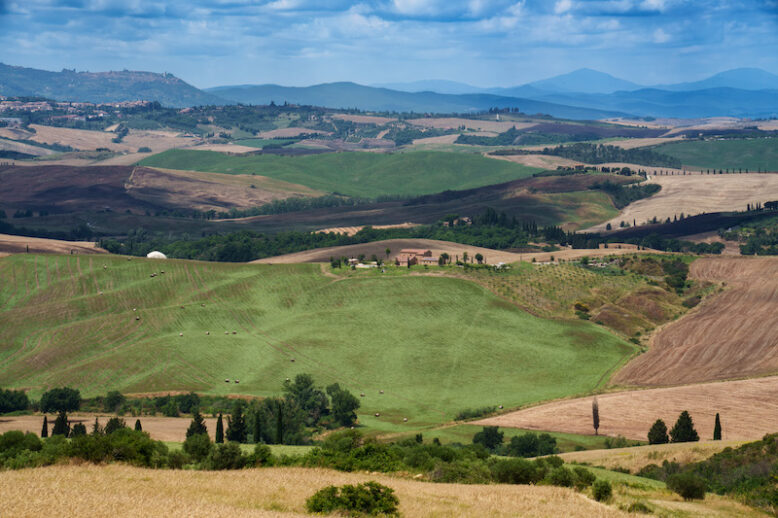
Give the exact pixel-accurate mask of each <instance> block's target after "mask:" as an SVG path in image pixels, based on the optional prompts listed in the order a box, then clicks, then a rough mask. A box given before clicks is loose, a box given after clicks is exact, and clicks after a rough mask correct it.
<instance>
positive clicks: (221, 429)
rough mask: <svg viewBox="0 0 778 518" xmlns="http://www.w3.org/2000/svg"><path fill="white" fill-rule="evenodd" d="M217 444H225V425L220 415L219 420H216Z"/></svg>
mask: <svg viewBox="0 0 778 518" xmlns="http://www.w3.org/2000/svg"><path fill="white" fill-rule="evenodd" d="M215 442H217V443H220V444H221V443H223V442H224V424H223V423H222V415H221V413H220V414H219V419H217V420H216V441H215Z"/></svg>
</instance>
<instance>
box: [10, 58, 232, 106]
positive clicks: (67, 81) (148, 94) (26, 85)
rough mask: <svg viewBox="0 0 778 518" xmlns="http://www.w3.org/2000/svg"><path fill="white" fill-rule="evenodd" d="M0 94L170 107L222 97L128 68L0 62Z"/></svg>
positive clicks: (166, 76)
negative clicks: (54, 69) (52, 68)
mask: <svg viewBox="0 0 778 518" xmlns="http://www.w3.org/2000/svg"><path fill="white" fill-rule="evenodd" d="M0 95H4V96H6V97H21V96H36V97H45V98H47V99H53V100H56V101H80V102H92V103H111V102H120V101H158V102H159V103H160V104H163V105H165V106H174V107H183V106H195V105H203V104H225V101H224V100H223V99H220V98H218V97H217V96H215V95H213V94H209V93H207V92H203V91H202V90H198V89H197V88H195V87H194V86H192V85H190V84H188V83H186V82H184V81H182V80H181V79H179V78H177V77H175V76H174V75H172V74H168V73H165V74H156V73H153V72H135V71H129V70H123V71H120V72H119V71H117V72H76V71H75V70H67V69H63V70H62V71H61V72H51V71H48V70H38V69H35V68H25V67H17V66H10V65H6V64H3V63H0Z"/></svg>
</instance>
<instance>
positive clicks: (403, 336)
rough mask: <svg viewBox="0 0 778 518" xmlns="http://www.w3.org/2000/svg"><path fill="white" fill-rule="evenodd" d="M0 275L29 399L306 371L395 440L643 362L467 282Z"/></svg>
mask: <svg viewBox="0 0 778 518" xmlns="http://www.w3.org/2000/svg"><path fill="white" fill-rule="evenodd" d="M162 270H164V274H163V273H161V271H162ZM151 273H157V274H158V275H157V276H156V277H150V274H151ZM0 276H2V278H3V279H5V280H6V281H7V282H4V283H3V284H2V285H0V344H2V345H0V366H1V368H0V385H2V386H4V387H23V388H27V389H29V390H30V391H31V392H32V394H33V395H40V393H41V392H42V391H44V390H46V389H47V388H50V387H53V386H61V385H63V384H66V385H70V386H74V387H78V388H79V389H80V390H81V391H82V393H83V394H84V395H86V396H96V395H101V394H104V393H105V392H106V391H108V390H112V389H116V390H121V391H123V392H154V391H160V390H197V391H201V392H206V393H212V394H228V393H232V392H239V393H241V394H252V395H257V396H269V395H274V394H278V393H279V392H280V391H281V387H282V384H283V381H284V379H285V377H294V375H296V374H298V373H302V372H309V373H311V374H313V375H314V377H315V378H316V380H317V381H318V382H319V383H322V384H329V383H332V382H335V381H337V382H339V383H340V384H341V385H345V386H347V387H348V388H349V389H350V390H352V391H353V392H356V393H364V394H365V396H364V397H363V398H361V402H362V409H361V411H360V418H361V422H362V423H363V424H365V425H367V426H370V427H372V428H375V429H383V430H394V431H400V430H403V429H406V428H408V427H413V429H419V428H423V427H425V426H430V425H434V424H436V423H441V422H445V421H448V420H450V419H451V418H452V417H453V415H454V414H455V413H456V412H457V411H459V410H461V409H463V408H468V407H480V406H484V405H497V404H503V405H506V406H518V405H522V404H526V403H529V402H533V401H540V400H545V399H553V398H558V397H563V396H566V395H571V394H577V393H582V392H587V391H589V390H592V389H594V388H595V387H597V386H599V385H600V384H601V383H603V382H604V381H605V380H606V379H607V375H608V373H609V372H610V371H611V370H612V369H613V368H614V367H616V366H617V365H619V364H621V363H622V362H623V361H624V360H625V359H626V358H628V357H629V356H630V355H631V354H632V352H633V350H634V348H633V346H631V345H630V344H627V343H626V342H623V341H621V340H620V339H618V338H616V337H615V336H614V335H612V334H610V333H608V332H607V331H606V330H604V329H602V328H600V327H598V326H596V325H594V324H592V323H589V322H584V321H580V320H577V319H576V320H572V321H559V320H551V319H549V320H546V319H542V318H538V317H534V316H531V315H530V314H528V313H525V312H523V311H521V310H519V309H518V308H517V307H515V306H513V305H511V304H509V303H506V302H504V301H502V300H500V299H499V298H497V297H496V296H494V295H493V294H491V293H490V292H489V291H487V290H485V289H484V288H481V287H480V286H478V285H477V284H475V283H472V282H469V281H466V280H463V279H454V278H443V277H424V276H392V275H387V276H382V275H381V274H380V272H372V274H370V275H367V276H356V277H346V278H341V279H340V280H338V279H333V278H332V277H330V276H326V275H324V274H323V273H322V271H321V269H320V267H319V265H234V264H220V263H198V262H190V261H178V260H168V261H159V260H149V259H139V258H132V259H131V260H130V258H124V257H116V256H88V257H87V256H36V255H26V254H24V255H16V256H10V257H5V258H2V259H0ZM136 309H137V311H135V310H136ZM225 378H230V379H235V378H237V379H239V380H240V384H239V385H234V384H229V385H228V384H225V383H224V379H225ZM381 390H382V391H384V393H383V394H381V393H379V391H381ZM376 412H379V413H380V414H381V416H380V418H377V417H373V414H374V413H376ZM404 417H407V418H408V419H409V421H408V423H407V425H406V424H404V423H403V418H404Z"/></svg>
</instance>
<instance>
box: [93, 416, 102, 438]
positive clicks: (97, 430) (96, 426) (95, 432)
mask: <svg viewBox="0 0 778 518" xmlns="http://www.w3.org/2000/svg"><path fill="white" fill-rule="evenodd" d="M101 433H103V430H102V429H101V428H100V421H98V420H97V418H96V417H95V424H94V425H92V435H100V434H101Z"/></svg>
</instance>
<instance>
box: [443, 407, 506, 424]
mask: <svg viewBox="0 0 778 518" xmlns="http://www.w3.org/2000/svg"><path fill="white" fill-rule="evenodd" d="M495 410H497V407H496V406H485V407H481V408H466V409H464V410H460V411H459V413H458V414H457V415H456V416H455V417H454V420H455V421H467V420H468V419H475V418H476V417H484V416H487V415H489V414H491V413H492V412H494V411H495Z"/></svg>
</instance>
